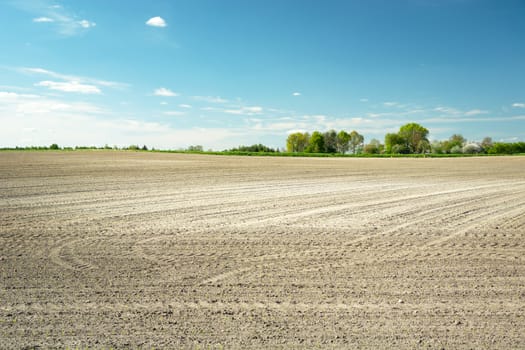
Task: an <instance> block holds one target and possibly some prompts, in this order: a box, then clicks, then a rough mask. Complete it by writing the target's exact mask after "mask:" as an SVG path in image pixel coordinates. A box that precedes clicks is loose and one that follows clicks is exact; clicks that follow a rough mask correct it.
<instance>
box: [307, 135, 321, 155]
mask: <svg viewBox="0 0 525 350" xmlns="http://www.w3.org/2000/svg"><path fill="white" fill-rule="evenodd" d="M324 149H325V148H324V136H323V134H321V133H320V132H319V131H314V132H313V133H312V136H310V142H309V144H308V147H307V148H306V150H305V151H306V152H309V153H322V152H323V151H324Z"/></svg>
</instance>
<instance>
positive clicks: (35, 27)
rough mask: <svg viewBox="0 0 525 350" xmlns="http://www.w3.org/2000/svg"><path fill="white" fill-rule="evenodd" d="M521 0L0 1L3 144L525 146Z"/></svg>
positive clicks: (524, 14) (218, 147)
mask: <svg viewBox="0 0 525 350" xmlns="http://www.w3.org/2000/svg"><path fill="white" fill-rule="evenodd" d="M524 42H525V2H524V1H522V0H506V1H496V0H493V1H483V0H396V1H386V0H384V1H379V0H367V1H364V0H363V1H352V0H340V1H336V0H325V1H320V0H315V1H314V0H169V1H168V0H165V1H158V0H152V1H136V0H129V1H116V0H115V1H107V0H105V1H101V0H76V1H65V0H63V1H54V0H16V1H14V0H13V1H11V0H0V120H1V121H2V128H1V129H0V146H15V145H19V146H25V145H48V144H51V143H54V142H56V143H58V144H60V145H64V146H74V145H104V144H109V145H119V146H124V145H129V144H141V145H142V144H146V145H148V146H150V147H151V146H153V147H157V148H174V149H175V148H184V147H187V146H189V145H197V144H200V145H203V146H204V148H205V149H215V150H221V149H225V148H229V147H234V146H238V145H241V144H244V145H249V144H254V143H264V144H266V145H268V146H272V147H284V146H285V140H286V137H287V135H288V134H289V133H290V132H294V131H310V132H311V131H314V130H319V131H326V130H329V129H336V130H341V129H344V130H348V131H351V130H357V131H358V132H360V133H362V134H363V135H364V136H365V140H366V141H369V140H370V139H372V138H378V139H380V140H383V137H384V134H385V133H387V132H392V131H396V130H398V128H399V127H400V126H401V125H403V124H404V123H407V122H418V123H421V124H422V125H424V126H425V127H427V128H428V129H429V130H430V134H431V135H430V136H431V139H446V138H448V137H449V136H450V135H452V134H454V133H461V134H463V135H464V136H465V137H466V138H467V139H469V140H473V141H475V140H481V139H482V138H483V137H484V136H491V137H492V138H493V139H494V140H502V141H517V140H521V141H523V140H525V44H524Z"/></svg>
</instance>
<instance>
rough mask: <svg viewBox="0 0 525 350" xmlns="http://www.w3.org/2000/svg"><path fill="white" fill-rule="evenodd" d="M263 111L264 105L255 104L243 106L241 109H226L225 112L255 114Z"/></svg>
mask: <svg viewBox="0 0 525 350" xmlns="http://www.w3.org/2000/svg"><path fill="white" fill-rule="evenodd" d="M262 111H263V109H262V107H259V106H253V107H241V108H239V109H226V110H224V113H228V114H237V115H254V114H260V113H261V112H262Z"/></svg>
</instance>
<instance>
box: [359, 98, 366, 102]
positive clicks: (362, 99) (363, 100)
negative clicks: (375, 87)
mask: <svg viewBox="0 0 525 350" xmlns="http://www.w3.org/2000/svg"><path fill="white" fill-rule="evenodd" d="M359 101H360V102H368V99H367V98H361V99H359Z"/></svg>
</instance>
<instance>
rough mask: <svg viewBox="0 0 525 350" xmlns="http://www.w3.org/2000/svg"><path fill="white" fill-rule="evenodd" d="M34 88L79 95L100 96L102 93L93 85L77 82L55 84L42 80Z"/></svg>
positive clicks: (54, 82)
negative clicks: (38, 87)
mask: <svg viewBox="0 0 525 350" xmlns="http://www.w3.org/2000/svg"><path fill="white" fill-rule="evenodd" d="M35 86H43V87H47V88H49V89H51V90H57V91H64V92H77V93H80V94H101V93H102V91H100V89H99V88H98V87H96V86H95V85H87V84H81V83H79V82H77V81H71V82H57V81H49V80H44V81H41V82H39V83H36V84H35Z"/></svg>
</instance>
